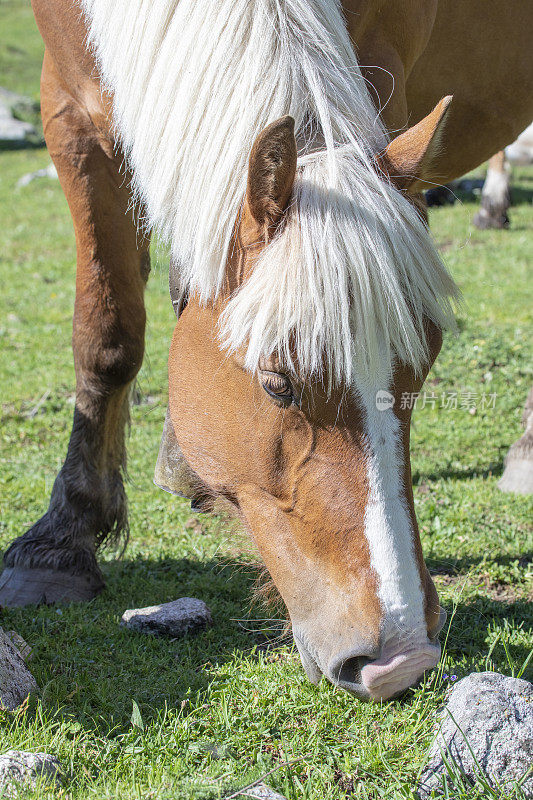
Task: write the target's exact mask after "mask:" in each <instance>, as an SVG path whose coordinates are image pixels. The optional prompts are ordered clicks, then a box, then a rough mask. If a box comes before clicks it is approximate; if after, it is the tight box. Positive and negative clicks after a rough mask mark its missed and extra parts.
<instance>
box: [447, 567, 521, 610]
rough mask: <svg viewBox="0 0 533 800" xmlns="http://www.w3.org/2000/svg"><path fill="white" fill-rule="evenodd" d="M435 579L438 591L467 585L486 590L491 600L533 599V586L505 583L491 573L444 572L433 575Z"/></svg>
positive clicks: (511, 601) (513, 601)
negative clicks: (492, 577)
mask: <svg viewBox="0 0 533 800" xmlns="http://www.w3.org/2000/svg"><path fill="white" fill-rule="evenodd" d="M432 577H433V580H434V582H435V586H436V588H437V591H438V590H439V588H442V587H448V586H452V587H453V586H458V585H459V586H463V585H465V586H467V587H468V588H474V587H475V588H476V589H479V590H480V591H482V592H484V593H485V594H486V595H487V597H489V598H490V599H491V600H496V601H497V602H499V603H515V602H516V601H517V600H530V601H533V588H531V587H529V586H526V585H524V584H520V583H519V584H515V583H505V581H494V580H492V579H491V578H490V576H489V575H487V574H486V573H485V574H482V575H450V574H449V573H442V574H439V575H433V576H432Z"/></svg>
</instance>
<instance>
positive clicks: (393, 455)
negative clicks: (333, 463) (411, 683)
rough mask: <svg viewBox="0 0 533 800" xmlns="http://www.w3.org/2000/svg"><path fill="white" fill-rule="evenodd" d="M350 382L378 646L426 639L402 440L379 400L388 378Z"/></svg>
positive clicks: (389, 406) (391, 647)
mask: <svg viewBox="0 0 533 800" xmlns="http://www.w3.org/2000/svg"><path fill="white" fill-rule="evenodd" d="M372 384H373V385H369V383H366V382H365V383H364V384H363V383H362V382H361V381H356V382H355V389H356V393H357V396H358V399H359V401H360V402H361V404H362V407H363V412H364V429H365V435H366V440H367V449H368V452H367V470H368V473H367V474H368V487H369V495H368V504H367V508H366V511H365V535H366V538H367V541H368V547H369V550H370V559H371V565H372V567H373V569H374V570H375V573H376V575H377V579H378V595H379V600H380V602H381V607H382V622H381V624H382V629H381V637H382V644H383V652H384V653H385V652H387V653H389V652H390V653H391V654H393V653H394V652H397V651H398V650H399V649H405V647H406V646H407V648H409V649H411V647H412V646H413V645H420V644H422V643H426V642H427V628H426V620H425V613H424V592H423V590H422V586H421V579H420V572H419V569H418V564H417V560H416V555H415V546H414V535H415V534H414V530H413V525H412V521H411V517H410V514H409V511H408V505H407V500H406V497H405V491H404V487H403V481H402V476H403V445H402V436H401V426H400V421H399V419H398V418H397V416H396V415H395V414H394V410H393V405H394V404H393V403H390V402H389V403H384V402H383V397H384V396H385V398H386V397H387V396H388V397H389V398H390V396H391V394H390V393H389V392H388V391H386V387H387V386H388V383H387V382H383V383H381V385H380V384H379V381H378V382H376V383H374V381H372Z"/></svg>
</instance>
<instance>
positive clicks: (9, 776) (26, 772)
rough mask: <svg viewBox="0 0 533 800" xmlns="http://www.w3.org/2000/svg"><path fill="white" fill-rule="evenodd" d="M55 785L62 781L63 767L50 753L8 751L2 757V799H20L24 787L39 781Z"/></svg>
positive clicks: (0, 757)
mask: <svg viewBox="0 0 533 800" xmlns="http://www.w3.org/2000/svg"><path fill="white" fill-rule="evenodd" d="M39 780H40V781H41V782H42V783H46V784H54V783H57V782H60V780H61V765H60V763H59V761H58V760H57V758H55V756H50V755H48V753H28V752H26V751H25V750H8V751H7V753H3V754H2V755H0V793H1V794H2V797H20V796H21V795H22V790H23V787H24V786H32V787H34V786H35V785H36V784H37V781H39Z"/></svg>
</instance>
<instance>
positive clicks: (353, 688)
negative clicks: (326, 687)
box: [293, 630, 370, 700]
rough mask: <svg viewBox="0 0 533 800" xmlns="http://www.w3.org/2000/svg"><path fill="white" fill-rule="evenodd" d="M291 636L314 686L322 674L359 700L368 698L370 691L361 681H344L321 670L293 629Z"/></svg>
mask: <svg viewBox="0 0 533 800" xmlns="http://www.w3.org/2000/svg"><path fill="white" fill-rule="evenodd" d="M293 638H294V642H295V644H296V647H297V648H298V652H299V654H300V660H301V662H302V666H303V668H304V671H305V674H306V675H307V677H308V679H309V680H310V681H311V683H313V684H314V685H315V686H316V685H317V684H318V682H319V681H320V679H321V678H322V676H324V677H326V678H327V679H328V681H329V682H330V683H331V684H332V685H333V686H334V687H335V688H336V689H344V690H345V691H347V692H349V693H350V694H353V695H354V696H355V697H357V698H358V699H359V700H369V699H370V693H369V691H368V689H367V688H366V686H364V684H363V683H357V684H355V683H346V682H345V681H339V680H337V679H336V678H334V677H333V676H332V675H329V674H328V673H327V672H325V671H324V670H322V668H321V667H320V666H319V664H318V663H317V661H316V659H315V658H314V657H313V656H312V655H311V654H310V653H309V651H308V649H307V647H306V646H305V644H304V643H303V642H302V640H301V638H300V637H299V636H298V634H297V633H296V632H295V631H294V630H293Z"/></svg>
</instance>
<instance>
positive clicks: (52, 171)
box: [17, 162, 57, 189]
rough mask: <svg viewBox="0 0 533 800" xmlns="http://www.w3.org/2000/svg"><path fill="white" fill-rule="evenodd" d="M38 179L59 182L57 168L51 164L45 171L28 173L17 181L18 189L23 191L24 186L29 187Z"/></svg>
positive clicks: (39, 170) (44, 168)
mask: <svg viewBox="0 0 533 800" xmlns="http://www.w3.org/2000/svg"><path fill="white" fill-rule="evenodd" d="M37 178H50V179H51V180H57V170H56V168H55V166H54V165H53V164H52V162H50V163H49V164H48V166H47V167H43V169H38V170H36V171H35V172H27V173H26V174H25V175H23V176H22V177H21V178H19V179H18V181H17V189H22V188H24V186H27V185H28V184H29V183H32V181H34V180H37Z"/></svg>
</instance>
